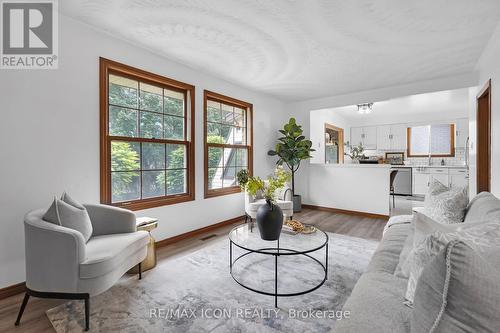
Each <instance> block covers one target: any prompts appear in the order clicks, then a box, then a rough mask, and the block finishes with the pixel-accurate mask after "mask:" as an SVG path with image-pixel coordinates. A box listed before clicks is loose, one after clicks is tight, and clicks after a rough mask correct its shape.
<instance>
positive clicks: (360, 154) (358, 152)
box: [344, 142, 366, 163]
mask: <svg viewBox="0 0 500 333" xmlns="http://www.w3.org/2000/svg"><path fill="white" fill-rule="evenodd" d="M346 146H347V148H348V149H349V152H348V153H347V152H346V153H344V155H346V156H349V157H350V158H351V160H352V162H353V163H359V160H364V159H366V155H365V153H364V151H365V148H364V147H363V145H362V144H361V143H360V144H359V145H357V146H350V145H349V142H347V143H346Z"/></svg>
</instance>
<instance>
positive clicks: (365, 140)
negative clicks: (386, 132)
mask: <svg viewBox="0 0 500 333" xmlns="http://www.w3.org/2000/svg"><path fill="white" fill-rule="evenodd" d="M359 144H362V145H363V147H364V148H365V149H377V127H376V126H366V127H352V128H351V145H353V146H357V145H359Z"/></svg>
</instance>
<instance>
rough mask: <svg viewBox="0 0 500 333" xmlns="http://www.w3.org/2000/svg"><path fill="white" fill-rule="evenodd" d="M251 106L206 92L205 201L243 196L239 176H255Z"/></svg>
mask: <svg viewBox="0 0 500 333" xmlns="http://www.w3.org/2000/svg"><path fill="white" fill-rule="evenodd" d="M252 141H253V135H252V104H250V103H247V102H243V101H240V100H237V99H234V98H231V97H228V96H224V95H220V94H217V93H214V92H210V91H207V90H205V92H204V143H205V144H204V147H205V164H204V167H205V198H210V197H215V196H219V195H225V194H230V193H237V192H240V187H239V184H238V182H237V178H236V175H237V174H238V172H239V171H240V170H242V169H247V170H248V172H249V174H250V175H251V174H252V171H253V165H252V155H253V154H252V143H253V142H252Z"/></svg>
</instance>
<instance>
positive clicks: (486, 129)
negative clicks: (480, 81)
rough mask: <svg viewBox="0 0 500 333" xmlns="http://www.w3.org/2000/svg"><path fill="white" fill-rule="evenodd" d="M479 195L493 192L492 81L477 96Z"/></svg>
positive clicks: (477, 179)
mask: <svg viewBox="0 0 500 333" xmlns="http://www.w3.org/2000/svg"><path fill="white" fill-rule="evenodd" d="M476 126H477V128H476V131H477V132H476V133H477V140H476V141H477V142H476V147H477V156H476V158H477V161H476V162H477V174H476V181H477V193H480V192H483V191H488V192H489V191H490V190H491V79H489V80H488V82H486V84H485V86H484V87H483V89H481V91H480V92H479V94H478V95H477V115H476Z"/></svg>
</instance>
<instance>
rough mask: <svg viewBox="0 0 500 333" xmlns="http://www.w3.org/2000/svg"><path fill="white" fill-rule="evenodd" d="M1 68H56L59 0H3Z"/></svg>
mask: <svg viewBox="0 0 500 333" xmlns="http://www.w3.org/2000/svg"><path fill="white" fill-rule="evenodd" d="M1 8H2V14H1V17H2V34H1V36H2V42H1V45H2V51H1V62H0V67H1V68H2V69H56V68H57V63H58V61H57V60H58V59H57V51H58V48H57V46H58V45H57V2H56V1H46V0H45V1H22V2H21V1H7V0H6V1H2V3H1Z"/></svg>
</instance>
